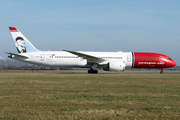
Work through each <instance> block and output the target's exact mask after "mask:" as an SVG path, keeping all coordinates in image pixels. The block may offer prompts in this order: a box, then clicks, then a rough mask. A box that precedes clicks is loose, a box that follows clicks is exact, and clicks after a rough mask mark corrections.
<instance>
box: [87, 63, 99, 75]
mask: <svg viewBox="0 0 180 120" xmlns="http://www.w3.org/2000/svg"><path fill="white" fill-rule="evenodd" d="M97 67H98V64H93V65H92V67H91V69H90V70H88V73H89V74H98V71H97V70H96V69H97Z"/></svg>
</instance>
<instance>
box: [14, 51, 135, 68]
mask: <svg viewBox="0 0 180 120" xmlns="http://www.w3.org/2000/svg"><path fill="white" fill-rule="evenodd" d="M79 52H81V53H84V54H87V55H91V56H95V57H98V58H102V59H105V60H106V61H105V62H103V63H100V64H99V66H98V67H99V68H101V67H102V66H101V65H104V64H107V63H108V62H110V61H123V62H124V63H125V64H126V67H132V52H121V51H120V52H82V51H79ZM19 55H23V56H26V57H28V59H23V58H19V57H13V59H17V60H20V61H24V62H28V63H32V64H37V65H42V66H49V67H80V68H86V67H87V68H89V67H91V66H92V64H91V62H87V60H86V59H83V58H81V57H78V56H76V55H74V54H71V53H68V52H64V51H39V52H30V53H22V54H19Z"/></svg>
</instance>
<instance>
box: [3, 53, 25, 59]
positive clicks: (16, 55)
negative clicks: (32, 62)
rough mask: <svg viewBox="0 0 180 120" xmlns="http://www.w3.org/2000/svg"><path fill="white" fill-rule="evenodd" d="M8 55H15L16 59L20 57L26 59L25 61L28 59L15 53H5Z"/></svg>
mask: <svg viewBox="0 0 180 120" xmlns="http://www.w3.org/2000/svg"><path fill="white" fill-rule="evenodd" d="M5 53H6V54H9V55H14V56H15V57H19V58H24V59H27V58H28V57H26V56H23V55H18V54H15V53H9V52H5Z"/></svg>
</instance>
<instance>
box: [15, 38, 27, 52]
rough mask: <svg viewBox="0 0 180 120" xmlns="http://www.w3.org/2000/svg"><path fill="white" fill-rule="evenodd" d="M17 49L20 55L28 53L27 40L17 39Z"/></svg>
mask: <svg viewBox="0 0 180 120" xmlns="http://www.w3.org/2000/svg"><path fill="white" fill-rule="evenodd" d="M15 45H16V48H17V50H18V52H19V53H26V47H25V46H24V45H25V40H24V39H23V38H22V37H17V38H16V43H15Z"/></svg>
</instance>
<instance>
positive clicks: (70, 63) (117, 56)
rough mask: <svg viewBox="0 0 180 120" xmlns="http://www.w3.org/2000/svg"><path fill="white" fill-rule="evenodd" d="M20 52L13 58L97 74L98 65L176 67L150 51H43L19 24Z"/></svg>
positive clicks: (14, 34)
mask: <svg viewBox="0 0 180 120" xmlns="http://www.w3.org/2000/svg"><path fill="white" fill-rule="evenodd" d="M9 29H10V31H11V34H12V37H13V40H14V43H15V46H16V48H17V51H18V53H9V52H6V53H7V54H10V56H8V57H9V58H12V59H15V60H19V61H23V62H27V63H32V64H36V65H42V66H49V67H71V68H89V70H88V73H91V74H97V73H98V70H97V69H98V68H102V69H103V70H106V71H124V70H125V68H148V69H152V68H154V69H161V71H160V73H161V74H163V73H164V72H163V70H165V69H166V68H169V67H174V66H176V63H175V62H174V61H173V60H172V59H171V58H170V57H168V56H166V55H163V54H159V53H147V52H122V51H118V52H83V51H70V50H63V51H40V50H38V49H36V47H34V45H33V44H32V43H31V42H30V41H29V40H28V39H27V38H26V37H25V36H24V35H23V34H22V33H21V32H20V31H19V30H18V29H17V28H15V27H9Z"/></svg>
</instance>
